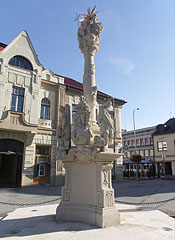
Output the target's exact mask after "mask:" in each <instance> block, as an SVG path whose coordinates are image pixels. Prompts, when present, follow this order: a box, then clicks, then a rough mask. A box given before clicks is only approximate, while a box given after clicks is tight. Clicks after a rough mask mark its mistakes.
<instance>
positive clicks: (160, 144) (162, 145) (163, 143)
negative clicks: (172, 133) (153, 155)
mask: <svg viewBox="0 0 175 240" xmlns="http://www.w3.org/2000/svg"><path fill="white" fill-rule="evenodd" d="M157 150H158V152H162V151H167V142H166V141H161V142H157Z"/></svg>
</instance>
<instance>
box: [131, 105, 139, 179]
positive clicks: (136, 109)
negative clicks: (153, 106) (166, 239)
mask: <svg viewBox="0 0 175 240" xmlns="http://www.w3.org/2000/svg"><path fill="white" fill-rule="evenodd" d="M138 110H140V109H139V108H135V109H134V110H133V125H134V142H135V154H136V150H137V147H136V128H135V111H138ZM136 179H137V181H138V163H137V162H136Z"/></svg>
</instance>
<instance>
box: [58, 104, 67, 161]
mask: <svg viewBox="0 0 175 240" xmlns="http://www.w3.org/2000/svg"><path fill="white" fill-rule="evenodd" d="M57 140H58V152H57V156H58V159H62V157H63V156H64V154H65V153H66V150H68V149H69V148H70V109H69V105H66V106H65V107H63V106H61V107H60V120H59V126H58V128H57Z"/></svg>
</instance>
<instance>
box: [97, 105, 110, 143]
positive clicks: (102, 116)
mask: <svg viewBox="0 0 175 240" xmlns="http://www.w3.org/2000/svg"><path fill="white" fill-rule="evenodd" d="M111 106H112V103H111V101H110V100H108V101H107V102H106V103H105V104H104V105H102V106H100V110H99V116H98V124H99V125H100V137H102V138H103V139H104V145H105V146H106V147H110V146H111V145H112V143H113V138H114V124H113V111H110V108H111Z"/></svg>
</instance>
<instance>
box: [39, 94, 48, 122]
mask: <svg viewBox="0 0 175 240" xmlns="http://www.w3.org/2000/svg"><path fill="white" fill-rule="evenodd" d="M40 118H41V119H50V101H49V99H47V98H43V99H42V101H41V112H40Z"/></svg>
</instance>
